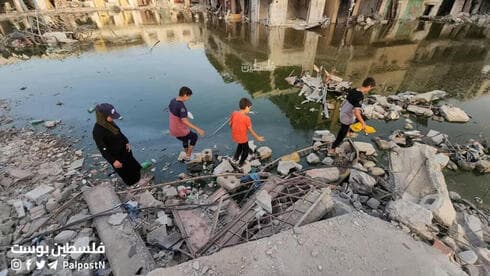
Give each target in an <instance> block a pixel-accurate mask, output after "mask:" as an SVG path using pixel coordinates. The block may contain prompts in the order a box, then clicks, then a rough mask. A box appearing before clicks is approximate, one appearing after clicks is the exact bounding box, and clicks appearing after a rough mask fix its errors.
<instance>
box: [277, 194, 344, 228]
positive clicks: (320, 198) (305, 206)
mask: <svg viewBox="0 0 490 276" xmlns="http://www.w3.org/2000/svg"><path fill="white" fill-rule="evenodd" d="M315 202H318V203H317V204H316V205H315V206H314V207H313V209H311V210H310V211H309V213H308V215H307V216H306V217H305V218H304V220H303V222H302V223H301V224H300V226H301V225H305V224H309V223H312V222H315V221H318V220H320V219H321V218H323V217H324V216H325V215H326V214H327V213H329V212H331V211H333V212H335V214H339V213H340V214H343V213H346V212H349V211H346V210H344V207H342V206H340V205H337V204H336V202H334V201H333V199H332V196H331V191H330V189H329V188H323V189H321V190H318V189H315V190H311V191H309V192H308V193H307V194H306V195H305V196H304V197H303V198H302V199H298V200H297V201H296V202H295V203H294V205H293V206H291V207H289V209H288V210H291V209H292V210H293V212H292V213H289V214H284V215H281V216H280V217H279V218H280V219H281V220H284V221H286V222H287V223H288V224H291V225H296V224H297V223H298V222H299V221H300V219H301V218H302V217H303V216H304V215H305V214H306V212H307V211H308V210H309V209H310V207H311V206H312V205H313V204H314V203H315ZM335 208H337V210H335ZM346 208H347V209H348V208H349V207H346Z"/></svg>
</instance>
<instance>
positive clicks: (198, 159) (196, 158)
mask: <svg viewBox="0 0 490 276" xmlns="http://www.w3.org/2000/svg"><path fill="white" fill-rule="evenodd" d="M202 161H203V160H202V154H201V153H200V152H196V153H193V154H192V155H191V159H190V160H189V161H188V162H187V164H188V167H189V164H196V163H202Z"/></svg>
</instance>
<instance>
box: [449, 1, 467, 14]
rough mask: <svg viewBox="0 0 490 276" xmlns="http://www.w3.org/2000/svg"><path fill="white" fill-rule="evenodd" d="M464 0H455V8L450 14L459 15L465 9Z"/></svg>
mask: <svg viewBox="0 0 490 276" xmlns="http://www.w3.org/2000/svg"><path fill="white" fill-rule="evenodd" d="M464 2H465V1H464V0H456V1H454V4H453V8H452V9H451V12H450V13H449V14H450V15H458V14H459V13H460V12H462V11H463V7H464Z"/></svg>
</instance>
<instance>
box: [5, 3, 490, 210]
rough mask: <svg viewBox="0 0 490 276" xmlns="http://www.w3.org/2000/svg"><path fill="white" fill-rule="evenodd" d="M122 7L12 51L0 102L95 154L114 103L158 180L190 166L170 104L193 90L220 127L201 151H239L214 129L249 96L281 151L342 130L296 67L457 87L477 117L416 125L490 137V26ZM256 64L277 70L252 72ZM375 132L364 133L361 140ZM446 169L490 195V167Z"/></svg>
mask: <svg viewBox="0 0 490 276" xmlns="http://www.w3.org/2000/svg"><path fill="white" fill-rule="evenodd" d="M122 15H124V19H125V20H120V19H121V18H120V16H121V14H110V13H93V14H88V15H83V16H80V15H78V17H81V18H76V20H73V24H75V23H76V25H77V26H78V27H87V26H89V27H90V29H91V30H90V32H88V34H87V37H88V38H89V39H88V40H86V41H85V42H82V43H75V44H72V45H66V46H63V47H62V48H57V47H54V48H53V47H47V48H44V47H41V48H36V49H34V50H27V51H22V50H19V49H17V54H19V55H21V56H23V59H25V60H23V59H19V55H17V56H15V55H14V56H13V55H12V54H11V52H12V51H10V52H9V51H6V50H5V49H3V50H2V52H3V57H0V83H1V90H0V98H3V99H7V100H9V102H10V103H11V106H12V113H13V116H14V119H15V124H16V125H17V126H25V125H28V124H29V121H30V120H32V119H44V120H61V121H62V125H60V126H58V127H57V128H56V129H54V130H50V131H51V132H53V133H57V134H60V135H64V136H70V137H73V138H75V139H79V142H78V144H77V145H76V147H78V148H83V149H84V151H85V153H86V154H92V153H97V149H96V148H95V145H94V143H93V141H92V135H91V130H92V127H93V124H94V122H95V114H90V113H88V112H87V109H88V108H90V107H92V106H94V105H95V104H96V103H100V102H110V103H112V104H114V105H115V106H116V107H117V109H118V111H119V112H120V113H121V114H122V115H123V116H124V119H123V120H121V121H119V122H118V125H120V127H121V128H122V130H123V132H124V133H125V134H126V136H127V137H129V140H130V142H131V144H132V145H133V151H134V153H135V155H136V157H137V159H138V160H140V162H143V161H145V160H149V159H155V160H157V163H156V177H157V181H164V180H169V179H174V178H175V176H176V175H177V174H178V173H180V172H183V171H185V167H184V165H182V164H179V163H175V162H174V161H175V160H176V156H177V154H178V152H179V151H180V147H181V144H180V142H179V141H178V140H176V139H174V138H172V137H170V136H169V135H168V114H167V113H166V111H165V108H166V107H167V105H168V103H169V101H170V100H171V99H172V98H173V97H175V96H176V95H177V93H178V89H179V88H180V87H181V86H183V85H185V86H188V87H190V88H191V89H192V90H193V91H194V94H193V96H192V98H191V100H190V101H189V102H187V103H186V105H187V107H188V109H189V110H190V111H191V112H192V113H193V115H194V117H195V119H194V120H193V122H194V123H195V124H197V125H198V126H200V127H201V128H203V129H204V130H206V131H207V134H208V135H207V136H206V137H204V138H202V139H200V140H199V142H198V144H197V150H202V149H204V148H208V147H209V148H214V149H217V150H219V151H220V152H221V153H222V154H227V155H231V154H233V152H234V149H235V145H234V144H233V142H232V141H231V138H230V131H229V129H228V128H227V127H224V128H223V129H222V130H221V131H219V132H218V133H217V134H216V135H211V134H212V133H213V132H214V131H215V130H216V129H217V128H218V127H219V126H220V125H222V124H223V122H225V120H226V119H227V117H228V116H229V114H230V113H231V112H232V111H233V110H235V109H237V108H238V101H239V99H240V98H242V97H249V98H251V99H252V100H253V111H254V113H255V114H253V115H251V117H252V121H253V126H254V128H255V130H256V131H257V132H258V133H259V134H260V135H263V136H265V138H266V141H265V142H263V143H257V142H256V144H257V145H259V146H260V145H267V146H269V147H271V148H272V150H273V155H274V156H276V157H277V156H280V155H283V154H286V153H290V152H292V151H294V150H295V149H299V148H302V147H305V146H309V145H310V144H311V136H312V133H313V131H314V130H317V129H330V130H331V131H333V132H334V133H336V131H337V130H338V128H339V125H338V108H339V103H338V102H337V103H335V109H334V110H331V111H330V119H325V118H324V117H323V116H322V114H321V107H320V105H319V104H314V103H308V104H301V102H302V101H303V100H304V98H302V97H299V96H298V95H297V94H298V89H297V88H292V87H290V86H289V85H288V84H287V83H286V82H285V81H284V77H286V76H288V75H289V74H291V72H292V73H293V74H299V73H301V71H311V70H312V69H313V67H314V65H317V66H323V67H324V68H326V69H327V70H328V71H330V72H332V71H333V72H335V73H336V74H337V75H338V76H340V77H343V78H345V79H348V80H351V81H353V83H354V85H359V84H360V82H361V81H362V80H363V79H364V78H365V77H367V76H373V77H374V78H375V79H376V80H377V82H378V83H379V86H378V87H377V89H376V90H375V91H373V93H376V94H383V95H391V94H395V93H397V92H403V91H416V92H426V91H431V90H434V89H440V90H445V91H447V92H448V93H449V95H450V98H449V99H447V100H446V101H447V102H450V103H452V104H454V105H456V106H459V107H461V108H463V109H464V110H466V111H467V112H468V113H469V114H470V115H471V116H472V119H471V121H470V122H469V123H466V124H453V123H447V122H437V121H432V120H427V119H420V118H418V119H417V118H412V120H414V121H415V125H414V126H415V128H416V129H418V130H421V131H422V132H423V133H425V132H426V131H427V130H428V129H435V130H438V131H441V132H443V133H447V134H448V135H449V136H450V137H451V140H452V141H453V142H455V143H462V142H465V141H467V140H468V139H471V138H477V139H479V138H486V139H488V137H490V127H489V122H488V120H489V118H490V108H489V107H490V94H489V89H490V73H489V72H490V54H489V46H488V45H489V36H490V31H489V29H488V28H485V27H478V26H474V25H444V24H436V23H430V22H394V23H390V24H388V25H382V26H376V27H372V28H369V29H367V30H365V29H364V28H363V27H359V26H358V27H346V26H343V25H330V26H329V27H328V28H326V29H321V30H319V31H314V32H312V31H298V30H294V29H292V28H267V27H265V26H261V25H255V24H240V23H235V24H226V23H225V22H223V21H220V20H217V19H213V18H209V19H203V18H202V16H201V17H200V18H199V19H197V20H194V19H193V18H187V19H186V18H185V16H183V15H180V16H177V17H170V18H169V17H166V16H162V15H161V14H159V13H158V12H150V13H148V12H147V11H146V12H139V11H137V12H129V13H128V12H125V13H122ZM138 16H139V17H138ZM136 18H140V19H139V20H135V19H136ZM142 18H143V19H142ZM48 19H49V18H48ZM19 22H20V23H19ZM22 22H24V24H22ZM25 22H29V19H28V18H25V19H22V20H17V21H15V22H13V21H2V22H1V26H2V28H0V30H1V31H2V32H3V35H7V34H8V33H10V32H12V31H13V30H14V29H15V28H22V26H25V27H26V28H27V27H28V26H29V24H28V23H25ZM135 22H138V23H135ZM254 63H255V64H256V67H255V69H258V68H259V69H260V70H265V71H253V70H250V69H251V68H252V67H251V66H252V65H253V64H254ZM21 88H23V89H21ZM57 103H62V104H61V105H57ZM369 124H370V125H373V126H374V127H376V129H377V130H378V133H377V135H379V136H381V137H384V138H387V137H388V136H389V135H390V134H391V132H392V131H393V130H395V129H402V128H403V125H404V120H403V119H400V120H398V121H391V122H384V121H376V120H371V121H369ZM37 128H43V127H42V126H38V127H37ZM370 138H371V137H370V136H369V137H368V136H363V135H360V136H359V137H358V138H357V140H360V141H369V140H370ZM380 158H382V157H380ZM168 164H171V166H170V167H169V168H168V170H164V171H162V168H163V167H164V166H166V165H168ZM444 172H445V175H446V181H447V184H448V186H449V189H450V190H455V191H457V192H459V193H460V194H461V195H462V196H463V197H465V198H468V199H473V198H474V197H475V196H478V197H480V198H482V199H483V200H484V202H485V203H488V202H489V201H490V193H489V192H488V191H489V187H490V176H489V175H488V174H487V175H478V174H475V173H468V172H462V171H457V172H451V171H447V170H445V171H444Z"/></svg>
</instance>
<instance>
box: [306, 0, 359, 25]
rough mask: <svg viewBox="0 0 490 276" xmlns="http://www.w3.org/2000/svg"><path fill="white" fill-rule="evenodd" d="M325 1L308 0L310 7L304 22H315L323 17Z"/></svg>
mask: <svg viewBox="0 0 490 276" xmlns="http://www.w3.org/2000/svg"><path fill="white" fill-rule="evenodd" d="M358 1H359V0H358ZM325 3H326V0H310V7H309V8H308V15H307V16H306V22H307V23H308V24H309V23H316V22H318V21H321V20H322V19H323V11H324V10H325Z"/></svg>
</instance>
